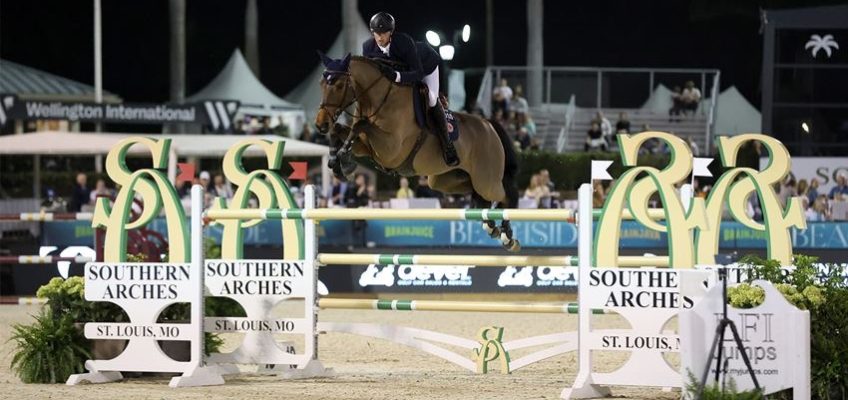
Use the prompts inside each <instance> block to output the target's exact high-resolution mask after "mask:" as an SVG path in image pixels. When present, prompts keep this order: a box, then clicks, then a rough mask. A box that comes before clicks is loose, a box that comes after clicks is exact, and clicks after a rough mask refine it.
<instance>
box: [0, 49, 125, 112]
mask: <svg viewBox="0 0 848 400" xmlns="http://www.w3.org/2000/svg"><path fill="white" fill-rule="evenodd" d="M0 93H11V94H15V95H18V96H20V97H22V98H24V99H27V100H71V101H73V100H77V101H81V100H86V101H94V86H90V85H86V84H84V83H81V82H77V81H73V80H70V79H68V78H63V77H61V76H58V75H53V74H51V73H49V72H45V71H41V70H37V69H35V68H31V67H27V66H25V65H21V64H18V63H15V62H11V61H7V60H0ZM103 101H104V102H106V103H119V102H120V101H121V98H120V97H118V96H116V95H114V94H112V93H109V92H107V91H105V90H104V91H103Z"/></svg>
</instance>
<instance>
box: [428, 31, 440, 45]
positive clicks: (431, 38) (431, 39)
mask: <svg viewBox="0 0 848 400" xmlns="http://www.w3.org/2000/svg"><path fill="white" fill-rule="evenodd" d="M424 36H425V37H426V38H427V42H428V43H430V46H433V47H439V45H440V44H442V39H441V38H440V37H439V34H438V33H436V32H433V31H427V33H425V34H424Z"/></svg>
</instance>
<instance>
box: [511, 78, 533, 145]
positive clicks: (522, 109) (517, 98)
mask: <svg viewBox="0 0 848 400" xmlns="http://www.w3.org/2000/svg"><path fill="white" fill-rule="evenodd" d="M509 104H510V107H509V108H510V110H511V111H514V112H515V115H516V117H518V118H520V115H521V114H528V113H529V112H530V106H529V105H528V104H527V99H525V98H524V88H523V87H522V86H521V85H515V93H514V94H513V95H512V101H510V103H509ZM531 135H532V133H531Z"/></svg>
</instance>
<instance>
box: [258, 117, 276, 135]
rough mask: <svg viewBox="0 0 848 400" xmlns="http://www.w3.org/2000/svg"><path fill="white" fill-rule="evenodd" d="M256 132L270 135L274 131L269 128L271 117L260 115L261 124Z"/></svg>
mask: <svg viewBox="0 0 848 400" xmlns="http://www.w3.org/2000/svg"><path fill="white" fill-rule="evenodd" d="M256 133H257V134H259V135H271V134H273V133H274V131H273V130H272V129H271V117H267V116H266V117H262V125H261V126H260V127H259V130H258V131H257V132H256Z"/></svg>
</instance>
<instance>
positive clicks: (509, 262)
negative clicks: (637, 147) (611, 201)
mask: <svg viewBox="0 0 848 400" xmlns="http://www.w3.org/2000/svg"><path fill="white" fill-rule="evenodd" d="M577 260H578V259H577V256H498V255H439V254H349V253H319V254H318V256H317V261H318V263H319V264H323V265H347V264H354V265H366V264H380V265H473V266H475V267H507V266H511V267H531V266H532V267H539V266H558V267H563V266H570V267H576V266H577ZM618 262H619V266H621V267H643V266H652V267H668V257H667V256H619V257H618Z"/></svg>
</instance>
